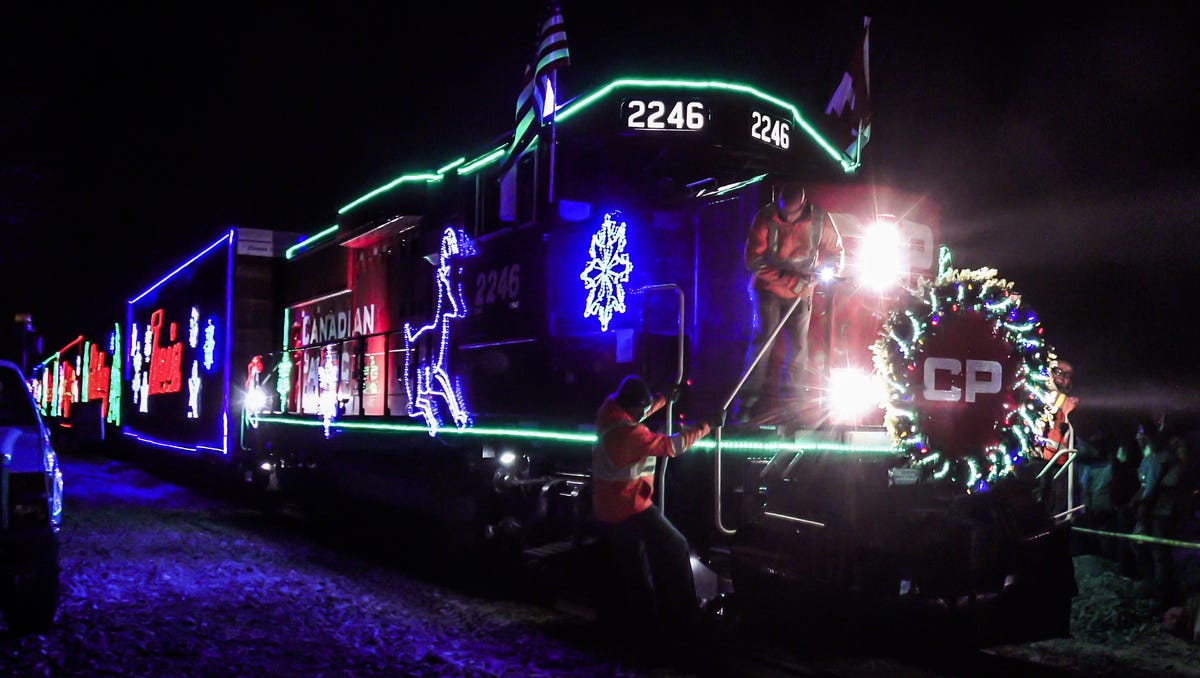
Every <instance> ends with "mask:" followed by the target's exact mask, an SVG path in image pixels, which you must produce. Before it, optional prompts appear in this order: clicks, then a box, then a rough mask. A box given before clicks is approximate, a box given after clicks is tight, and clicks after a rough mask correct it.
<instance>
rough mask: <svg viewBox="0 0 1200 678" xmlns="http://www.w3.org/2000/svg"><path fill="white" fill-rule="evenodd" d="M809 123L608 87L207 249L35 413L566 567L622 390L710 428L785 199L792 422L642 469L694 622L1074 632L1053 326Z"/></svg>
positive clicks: (50, 380)
mask: <svg viewBox="0 0 1200 678" xmlns="http://www.w3.org/2000/svg"><path fill="white" fill-rule="evenodd" d="M823 124H824V123H823V122H822V121H821V120H818V119H816V118H807V117H805V116H804V115H803V114H802V112H801V110H800V109H799V108H798V107H797V106H796V105H794V104H792V103H789V102H788V101H787V100H786V99H785V98H783V97H780V96H776V95H775V94H772V93H769V92H765V91H763V90H761V89H759V88H756V87H755V86H753V85H750V84H744V83H738V82H729V81H724V80H719V79H695V78H626V77H619V78H616V79H613V80H612V81H610V82H608V83H607V84H604V85H603V86H601V87H598V88H597V89H595V90H594V91H591V92H588V93H585V94H582V95H580V96H576V97H574V98H570V99H566V100H564V101H562V102H561V103H560V104H558V105H557V106H556V107H555V109H554V114H553V121H552V123H548V124H546V125H544V126H542V127H541V128H540V130H539V131H538V132H537V134H536V136H535V137H534V139H533V140H532V143H530V144H529V145H528V147H527V148H526V149H525V150H524V152H521V153H514V152H513V151H512V147H513V140H514V137H515V136H516V135H517V134H518V133H519V132H518V130H515V129H514V130H512V131H511V132H510V133H507V134H505V135H501V136H500V137H498V138H497V139H494V140H492V141H490V142H488V143H484V144H481V145H480V146H479V147H477V148H473V149H470V150H469V151H468V152H466V153H465V154H462V155H456V154H451V155H447V156H446V157H445V158H444V159H443V160H441V161H438V162H435V163H433V164H431V165H429V166H428V168H427V169H416V170H414V171H411V172H408V173H405V174H403V175H401V176H398V177H395V178H394V179H393V180H391V181H389V182H387V183H386V184H383V185H380V186H378V187H376V188H374V189H373V190H370V191H368V192H365V193H364V194H363V195H361V196H360V197H358V198H356V199H354V200H351V201H349V202H347V203H346V204H344V205H341V206H340V207H337V208H336V211H335V210H333V209H331V214H332V216H331V217H330V218H329V219H328V222H326V221H325V220H324V219H321V218H320V217H315V218H314V222H315V223H327V224H328V225H326V226H323V227H320V228H310V229H297V230H296V231H281V230H270V229H259V228H250V227H241V226H230V227H227V228H224V229H221V230H219V231H218V232H216V233H215V234H214V235H213V237H212V238H211V239H209V240H207V241H206V242H203V243H199V244H198V245H197V249H196V251H195V254H194V255H193V256H191V257H188V258H187V259H186V260H183V261H179V262H171V263H170V264H169V265H167V266H164V267H163V268H162V270H160V271H155V272H148V273H149V274H148V275H147V277H146V279H147V285H146V286H145V287H144V288H143V289H140V290H134V291H131V292H130V293H129V295H128V297H127V299H126V300H125V302H124V304H123V307H122V308H120V309H116V310H114V315H113V317H114V320H113V322H112V324H111V326H110V327H109V328H108V332H107V335H106V336H101V337H89V336H87V334H86V333H84V334H80V336H79V337H78V338H76V339H75V340H74V341H72V342H70V343H69V344H67V345H65V346H62V347H61V348H60V349H58V350H57V351H54V352H53V353H51V354H50V355H48V356H46V357H45V359H44V360H43V361H42V363H41V364H40V366H39V368H38V369H37V370H36V374H35V375H34V377H33V378H32V386H33V388H34V391H35V393H36V394H37V396H38V399H39V403H40V404H41V407H42V408H43V412H44V414H45V415H46V416H47V417H49V418H51V419H52V420H54V421H57V422H59V425H60V427H61V428H62V430H63V431H68V432H69V434H70V435H72V436H75V437H77V438H78V439H87V440H96V441H103V443H104V444H106V445H113V446H119V447H120V448H122V449H132V450H136V451H138V453H139V454H140V455H143V456H156V457H161V458H164V459H175V458H183V459H189V460H197V461H200V462H201V463H203V464H205V465H206V466H208V467H211V468H213V469H217V470H218V471H219V472H220V473H221V474H223V477H225V478H227V479H228V481H229V482H230V483H238V484H241V485H244V486H245V487H247V488H250V489H251V490H252V491H254V492H261V493H264V494H277V495H279V496H286V497H289V498H294V499H295V500H296V501H299V502H303V503H304V504H305V505H308V506H321V505H324V506H336V505H337V504H338V503H339V502H340V501H342V500H343V499H344V498H352V499H354V500H355V501H362V502H367V503H371V504H378V505H380V506H387V507H389V508H396V509H400V510H404V511H411V512H413V513H414V514H415V515H419V516H420V520H423V521H428V523H429V524H430V525H433V526H436V531H437V533H438V534H440V535H442V536H443V537H445V538H446V540H447V541H448V542H452V543H453V544H454V545H455V546H456V547H457V548H461V549H463V550H464V551H469V552H475V551H476V550H480V549H483V550H487V551H488V552H489V553H500V554H505V555H507V556H511V557H512V558H513V559H514V560H516V561H519V562H520V564H521V565H523V566H524V565H527V566H530V567H533V568H546V567H548V563H552V562H569V557H570V556H571V554H579V553H581V552H583V550H584V549H587V548H591V547H592V546H593V545H594V544H595V531H594V529H592V528H594V524H593V523H592V522H591V520H590V510H591V507H590V461H591V454H590V453H591V449H592V446H593V444H594V443H595V432H594V429H593V426H594V417H595V414H596V410H597V408H598V406H599V405H600V403H601V402H602V401H603V399H604V398H605V396H606V395H607V394H609V393H610V392H612V391H613V390H614V389H615V388H616V386H617V384H618V383H619V382H620V380H621V379H622V378H623V377H624V376H625V375H628V374H638V375H640V376H642V377H643V378H645V379H646V380H647V382H649V383H650V384H652V385H654V386H655V387H656V388H659V389H662V390H664V391H666V390H668V389H671V388H679V389H680V393H681V395H680V397H679V399H678V400H677V401H675V402H672V403H670V404H669V405H668V406H667V407H666V408H664V411H663V412H662V413H661V414H660V415H657V418H655V419H653V420H651V423H652V425H653V426H655V427H656V428H658V429H659V430H663V431H665V432H668V433H669V432H672V431H673V430H676V429H677V427H679V426H680V425H682V424H684V423H685V422H691V421H697V420H699V419H702V418H712V417H713V416H714V415H716V416H717V418H718V421H721V419H720V417H721V416H722V415H724V414H725V413H727V412H728V411H729V408H730V404H731V403H732V402H733V401H734V399H735V398H736V396H737V394H738V389H739V387H740V386H741V384H742V382H743V381H744V379H745V374H746V372H745V367H746V363H747V361H746V357H747V356H746V353H747V346H748V345H749V342H750V339H751V333H752V331H753V325H754V322H755V319H754V312H753V304H752V302H751V299H750V297H749V295H748V283H749V281H750V275H751V274H750V272H749V271H748V270H747V268H746V265H745V263H744V259H743V248H744V243H745V237H746V234H747V229H748V226H749V224H750V222H751V219H752V218H753V216H754V214H755V212H756V211H757V210H758V209H759V208H760V207H761V206H763V205H764V204H768V203H769V202H771V201H772V200H773V199H774V198H775V196H776V193H777V192H778V190H779V188H780V186H781V185H782V184H783V183H784V182H789V181H801V182H803V183H804V185H805V186H806V188H807V191H808V195H809V198H810V199H811V200H812V202H813V203H814V204H816V205H818V206H820V207H821V208H822V209H823V210H824V211H825V212H827V213H828V214H829V215H830V218H831V220H832V221H833V223H834V224H835V225H836V226H837V228H838V230H839V232H840V234H841V236H842V238H843V241H844V245H845V248H846V267H845V270H844V271H843V272H842V274H841V275H840V276H837V277H831V278H828V279H824V280H823V281H822V282H821V284H820V285H819V287H818V289H817V290H816V292H815V293H814V298H813V309H814V310H813V319H812V324H811V327H810V336H809V345H810V360H809V366H810V369H809V370H808V372H807V373H806V374H805V375H804V388H803V393H801V394H799V395H797V394H783V393H775V394H768V398H773V400H772V401H771V402H772V406H773V408H774V411H777V412H779V413H780V416H779V417H777V418H775V419H772V420H769V421H761V422H754V423H752V424H750V425H734V424H733V423H732V422H730V421H729V420H727V419H725V420H723V421H724V422H725V423H724V425H722V426H719V427H717V428H716V429H715V430H714V432H713V434H712V435H711V436H709V437H707V438H705V439H703V440H701V441H700V442H698V443H697V444H696V445H695V446H694V447H693V449H692V450H690V451H689V452H688V453H687V454H684V455H681V456H679V457H677V458H672V459H670V460H669V463H660V464H659V467H658V472H657V478H656V486H657V488H656V490H657V491H656V501H658V502H659V504H660V505H661V507H662V508H663V510H664V511H665V513H666V514H667V516H668V517H669V518H670V519H671V520H672V522H674V523H675V524H676V525H677V526H678V527H679V528H680V529H681V531H683V532H684V533H685V534H686V535H687V537H688V538H689V541H690V542H691V544H692V547H693V550H694V553H695V558H694V568H695V569H696V570H697V572H698V576H697V582H698V586H702V587H703V589H704V590H703V591H698V597H699V598H700V599H701V600H702V601H703V602H704V603H705V605H706V609H709V610H712V611H713V613H714V614H716V615H721V614H727V613H729V612H730V611H731V610H733V609H735V608H736V609H738V610H765V609H771V610H774V612H772V613H773V614H777V613H782V614H788V613H791V614H793V615H795V614H799V615H800V616H804V615H805V614H807V615H810V616H811V615H812V614H813V612H812V610H814V609H830V607H831V606H825V607H824V608H814V607H813V601H817V600H826V601H836V602H835V605H836V606H837V607H839V608H843V609H849V610H855V612H854V613H853V615H857V616H858V618H860V619H862V618H870V619H884V618H887V619H891V620H898V619H901V618H904V617H899V616H893V615H915V616H916V617H917V618H920V619H926V620H930V619H938V620H942V621H943V622H946V623H945V625H944V628H948V629H950V630H951V632H953V633H954V634H956V636H955V637H956V638H960V639H961V642H965V643H971V644H977V645H979V644H994V643H999V642H1015V641H1024V640H1036V639H1040V638H1049V637H1055V636H1062V635H1067V633H1068V630H1069V621H1070V605H1071V599H1072V596H1073V584H1074V580H1073V576H1072V570H1071V568H1072V565H1071V554H1070V551H1069V548H1068V541H1067V532H1066V530H1067V529H1069V528H1068V527H1066V526H1064V525H1063V524H1061V522H1060V521H1056V520H1054V519H1053V518H1052V517H1051V516H1048V515H1047V513H1046V511H1044V510H1043V508H1042V507H1041V506H1039V505H1038V504H1037V502H1036V500H1035V498H1034V493H1033V492H1032V491H1031V486H1032V485H1031V482H1030V480H1029V478H1028V472H1027V470H1028V469H1029V468H1030V466H1031V464H1029V462H1030V461H1031V460H1032V459H1033V458H1035V457H1036V452H1035V447H1036V438H1037V435H1038V430H1039V428H1038V427H1039V425H1041V424H1042V422H1044V421H1045V419H1046V416H1047V411H1048V407H1049V403H1051V402H1052V400H1053V386H1052V383H1051V380H1050V379H1049V373H1050V370H1051V368H1052V366H1053V364H1054V362H1055V356H1054V352H1053V347H1051V346H1050V345H1048V344H1047V343H1046V341H1045V339H1044V333H1043V328H1042V325H1041V320H1040V318H1038V316H1037V314H1036V312H1035V311H1034V310H1032V307H1031V306H1030V305H1028V304H1026V303H1025V302H1024V301H1023V300H1022V298H1021V295H1020V294H1019V293H1018V292H1017V291H1016V290H1015V289H1014V285H1013V283H1012V282H1010V281H1007V280H1005V279H1003V278H1001V277H1000V276H999V274H998V272H997V271H995V270H993V269H989V268H978V269H963V268H956V267H955V265H954V262H953V259H952V253H951V252H950V251H949V249H948V248H946V247H945V246H944V245H943V244H942V237H941V236H942V229H943V225H942V224H941V214H940V209H939V206H938V205H937V203H936V201H935V200H934V199H933V198H932V197H930V196H928V195H923V194H919V193H914V192H910V191H906V190H903V189H900V188H897V187H893V186H887V185H881V184H879V183H876V182H873V181H870V180H868V179H866V178H864V177H863V176H862V175H861V172H860V171H859V170H860V165H859V164H858V163H857V162H856V161H855V160H854V159H852V158H850V157H848V156H847V155H846V154H845V153H844V152H843V151H841V150H839V147H838V145H837V144H835V143H834V142H832V141H830V137H829V136H828V135H827V134H825V133H823V131H822V125H823ZM761 358H762V359H764V360H769V361H770V360H778V359H779V356H778V355H777V354H776V353H771V354H768V355H764V356H761ZM68 486H69V479H68ZM555 559H563V560H561V561H556V560H555ZM541 571H542V572H543V573H545V572H547V570H545V569H542V570H541ZM805 611H807V612H805ZM889 623H894V624H895V627H894V628H897V629H899V628H903V627H905V624H906V622H900V621H893V622H889Z"/></svg>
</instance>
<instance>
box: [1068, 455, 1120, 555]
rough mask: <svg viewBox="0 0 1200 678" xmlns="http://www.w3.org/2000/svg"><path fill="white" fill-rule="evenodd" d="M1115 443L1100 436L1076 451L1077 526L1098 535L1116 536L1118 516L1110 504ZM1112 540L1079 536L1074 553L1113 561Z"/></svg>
mask: <svg viewBox="0 0 1200 678" xmlns="http://www.w3.org/2000/svg"><path fill="white" fill-rule="evenodd" d="M1116 456H1117V441H1116V440H1114V439H1112V438H1111V437H1109V436H1099V437H1097V438H1096V439H1093V440H1090V441H1088V442H1087V444H1082V445H1080V447H1079V456H1078V457H1077V461H1076V464H1077V467H1078V469H1079V473H1078V476H1079V487H1080V492H1079V503H1080V504H1082V505H1083V515H1082V516H1080V519H1079V521H1078V522H1079V524H1080V525H1081V526H1082V527H1086V528H1089V529H1092V530H1097V531H1100V532H1115V530H1116V529H1117V512H1116V509H1115V504H1114V503H1113V473H1114V470H1115V468H1116V464H1117V461H1116ZM1114 545H1115V544H1114V541H1113V538H1111V537H1106V536H1104V535H1092V534H1080V535H1079V539H1078V540H1077V545H1076V549H1075V551H1076V553H1077V554H1080V553H1088V554H1095V555H1102V556H1106V557H1108V558H1110V559H1113V560H1115V559H1116V555H1117V550H1116V549H1115V548H1114Z"/></svg>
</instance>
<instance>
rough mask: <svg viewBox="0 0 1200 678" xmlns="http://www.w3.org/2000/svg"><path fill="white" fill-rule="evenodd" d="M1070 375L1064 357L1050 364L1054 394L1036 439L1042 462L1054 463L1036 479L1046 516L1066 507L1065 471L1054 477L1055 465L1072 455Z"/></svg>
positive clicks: (1071, 371) (1076, 400) (1076, 401)
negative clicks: (1049, 415) (1048, 417)
mask: <svg viewBox="0 0 1200 678" xmlns="http://www.w3.org/2000/svg"><path fill="white" fill-rule="evenodd" d="M1074 376H1075V369H1074V367H1072V365H1071V363H1069V362H1067V361H1066V360H1059V361H1057V362H1056V363H1055V364H1054V366H1053V367H1051V369H1050V378H1051V379H1052V380H1053V383H1054V389H1055V391H1056V393H1055V396H1054V402H1053V404H1052V405H1051V418H1050V420H1049V421H1048V422H1047V425H1046V430H1045V431H1044V432H1043V433H1042V434H1041V435H1039V436H1038V438H1037V440H1038V442H1039V443H1040V444H1041V457H1042V461H1043V463H1044V464H1048V463H1051V460H1054V461H1053V463H1054V464H1055V468H1053V469H1048V470H1046V471H1045V472H1044V473H1043V474H1042V475H1041V477H1040V478H1039V481H1038V495H1039V498H1040V500H1041V502H1042V504H1043V505H1044V506H1045V507H1046V509H1047V511H1048V512H1049V513H1050V515H1058V514H1059V513H1061V512H1063V511H1065V510H1066V509H1067V508H1068V506H1067V473H1063V475H1061V476H1059V477H1058V479H1057V480H1056V479H1055V476H1056V475H1058V472H1059V470H1060V469H1059V467H1061V466H1062V465H1063V464H1066V463H1067V462H1068V461H1070V460H1071V457H1072V455H1073V454H1074V448H1075V429H1074V428H1073V427H1072V426H1071V418H1070V414H1071V412H1073V411H1074V410H1075V407H1076V406H1077V405H1078V404H1079V398H1078V397H1076V396H1073V395H1071V387H1072V378H1073V377H1074ZM1064 450H1065V451H1064ZM1059 452H1062V454H1059ZM1056 455H1057V456H1056ZM1068 473H1069V472H1068Z"/></svg>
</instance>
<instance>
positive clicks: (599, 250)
mask: <svg viewBox="0 0 1200 678" xmlns="http://www.w3.org/2000/svg"><path fill="white" fill-rule="evenodd" d="M626 244H627V242H626V240H625V222H624V221H623V220H621V213H620V212H609V213H607V214H605V215H604V223H602V224H600V228H599V230H597V231H596V232H595V233H593V234H592V242H591V244H590V245H588V262H587V266H585V267H584V269H583V273H580V274H579V279H580V280H582V281H583V287H584V289H586V290H587V292H588V296H587V302H586V303H585V304H584V308H583V317H585V318H589V317H591V316H596V317H597V318H598V319H599V320H600V331H601V332H607V331H608V323H609V322H611V321H612V317H613V314H615V313H624V312H625V284H626V283H628V282H629V274H630V273H632V272H633V262H632V261H630V259H629V253H628V252H626V251H625V246H626Z"/></svg>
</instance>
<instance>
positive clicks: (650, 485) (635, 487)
mask: <svg viewBox="0 0 1200 678" xmlns="http://www.w3.org/2000/svg"><path fill="white" fill-rule="evenodd" d="M673 395H674V394H673ZM667 400H668V398H667V397H666V396H663V395H662V394H654V395H652V394H651V392H650V388H649V387H648V386H647V385H646V382H645V381H643V380H642V378H641V377H638V376H636V375H630V376H627V377H625V379H623V380H622V381H621V385H620V386H619V387H618V388H617V390H616V392H614V393H612V394H610V395H609V396H608V397H607V398H606V399H605V400H604V403H603V404H602V405H601V406H600V410H599V411H598V412H597V414H596V436H597V441H596V445H595V447H594V448H593V449H592V513H593V515H594V517H595V519H596V521H597V522H598V523H599V525H600V528H601V531H602V532H603V534H604V535H605V536H606V537H607V539H608V541H609V545H610V547H611V548H612V551H613V555H614V556H615V559H616V563H617V566H618V568H619V570H620V571H621V572H620V574H621V575H622V576H621V581H622V582H623V584H624V585H625V586H626V587H627V588H626V590H624V591H622V593H623V594H624V596H625V597H626V598H627V599H628V600H627V602H628V604H627V605H626V606H624V607H626V608H628V609H627V610H625V611H623V612H624V614H627V615H628V616H625V617H623V618H621V619H619V620H617V621H618V623H620V624H621V625H622V626H623V627H625V628H626V629H628V630H630V631H649V632H658V633H662V634H663V636H664V637H672V636H677V635H678V634H679V633H681V632H686V627H688V626H692V625H694V624H695V623H696V622H697V620H698V617H699V614H698V613H699V606H698V603H697V600H696V585H695V581H694V578H693V575H692V565H691V551H690V547H689V546H688V542H687V538H686V537H685V536H684V535H683V533H682V532H680V531H679V530H678V529H677V528H676V527H675V526H674V525H672V524H671V521H670V520H668V519H667V517H666V516H665V515H663V512H662V510H661V509H660V508H659V507H658V506H657V505H655V504H654V502H653V498H654V472H655V468H656V463H657V460H658V458H659V457H674V456H676V455H679V454H682V453H683V452H685V451H686V450H687V449H688V448H690V447H691V446H692V444H693V443H695V442H696V441H697V440H699V439H701V438H703V437H704V436H706V435H708V432H709V429H710V425H709V423H708V422H702V423H700V424H698V425H695V426H683V427H682V428H681V429H680V430H679V431H678V432H677V433H674V434H671V435H667V434H665V433H660V432H655V431H652V430H650V428H649V427H647V426H646V424H644V423H643V422H644V421H645V420H646V419H647V418H648V417H650V416H651V415H652V414H654V413H655V412H657V411H658V410H659V409H661V408H662V407H663V406H664V405H666V403H667ZM629 589H633V590H629Z"/></svg>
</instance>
